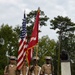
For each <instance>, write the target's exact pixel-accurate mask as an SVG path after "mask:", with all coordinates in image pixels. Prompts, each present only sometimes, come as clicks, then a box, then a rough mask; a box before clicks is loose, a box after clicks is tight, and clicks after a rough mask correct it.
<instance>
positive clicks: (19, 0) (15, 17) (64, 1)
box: [0, 0, 75, 40]
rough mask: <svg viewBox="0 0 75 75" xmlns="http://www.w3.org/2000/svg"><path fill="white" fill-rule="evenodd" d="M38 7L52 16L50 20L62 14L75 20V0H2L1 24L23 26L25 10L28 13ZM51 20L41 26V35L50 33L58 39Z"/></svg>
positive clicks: (0, 8)
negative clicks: (51, 25)
mask: <svg viewBox="0 0 75 75" xmlns="http://www.w3.org/2000/svg"><path fill="white" fill-rule="evenodd" d="M38 7H40V9H41V10H42V11H44V13H45V14H46V15H47V16H48V17H49V18H50V19H49V21H50V20H51V19H53V18H54V17H57V16H58V15H60V16H63V17H65V16H68V17H69V18H70V19H71V20H72V22H75V0H0V25H2V24H8V25H10V26H12V27H15V26H16V25H20V26H21V25H22V19H23V14H24V10H25V12H26V14H28V13H29V12H30V11H31V10H37V9H38ZM49 21H48V22H47V24H48V26H46V27H41V28H40V30H41V31H42V32H41V33H40V34H39V37H42V36H46V35H48V36H49V37H50V39H54V40H58V35H57V34H56V31H54V30H51V29H50V22H49Z"/></svg>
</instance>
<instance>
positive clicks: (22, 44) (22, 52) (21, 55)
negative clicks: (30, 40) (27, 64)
mask: <svg viewBox="0 0 75 75" xmlns="http://www.w3.org/2000/svg"><path fill="white" fill-rule="evenodd" d="M26 37H27V34H26ZM26 37H25V38H24V39H23V40H22V39H20V41H19V50H18V62H17V69H18V70H20V69H21V68H22V66H23V61H24V60H25V57H26V50H27V39H26Z"/></svg>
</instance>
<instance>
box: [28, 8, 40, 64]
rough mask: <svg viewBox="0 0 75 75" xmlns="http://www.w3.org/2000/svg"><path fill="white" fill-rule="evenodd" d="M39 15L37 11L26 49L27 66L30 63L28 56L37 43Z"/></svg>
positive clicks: (29, 56)
mask: <svg viewBox="0 0 75 75" xmlns="http://www.w3.org/2000/svg"><path fill="white" fill-rule="evenodd" d="M39 13H40V10H39V9H38V12H37V15H36V19H35V23H34V26H33V31H32V35H31V38H30V41H29V43H28V47H27V61H28V64H29V65H30V61H31V55H30V54H31V52H32V53H33V48H34V46H35V45H36V44H37V43H38V28H39Z"/></svg>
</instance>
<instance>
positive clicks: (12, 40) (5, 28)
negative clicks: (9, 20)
mask: <svg viewBox="0 0 75 75" xmlns="http://www.w3.org/2000/svg"><path fill="white" fill-rule="evenodd" d="M0 38H3V39H4V41H5V43H4V45H0V59H1V60H0V74H1V75H3V70H4V67H5V65H7V64H8V61H7V57H6V52H7V51H8V52H9V55H15V56H17V50H18V38H17V34H16V33H15V31H14V30H13V29H12V27H11V26H9V25H7V24H6V25H4V24H3V25H1V27H0Z"/></svg>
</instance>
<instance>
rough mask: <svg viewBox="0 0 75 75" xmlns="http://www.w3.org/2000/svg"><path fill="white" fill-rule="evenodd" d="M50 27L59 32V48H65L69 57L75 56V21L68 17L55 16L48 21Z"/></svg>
mask: <svg viewBox="0 0 75 75" xmlns="http://www.w3.org/2000/svg"><path fill="white" fill-rule="evenodd" d="M50 25H51V29H54V30H57V33H58V34H59V42H60V50H63V49H65V50H66V51H67V52H68V54H69V57H70V59H72V60H74V58H75V50H74V49H75V35H74V31H75V23H73V22H72V21H71V19H69V18H68V17H62V16H57V17H54V19H52V20H51V21H50Z"/></svg>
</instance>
